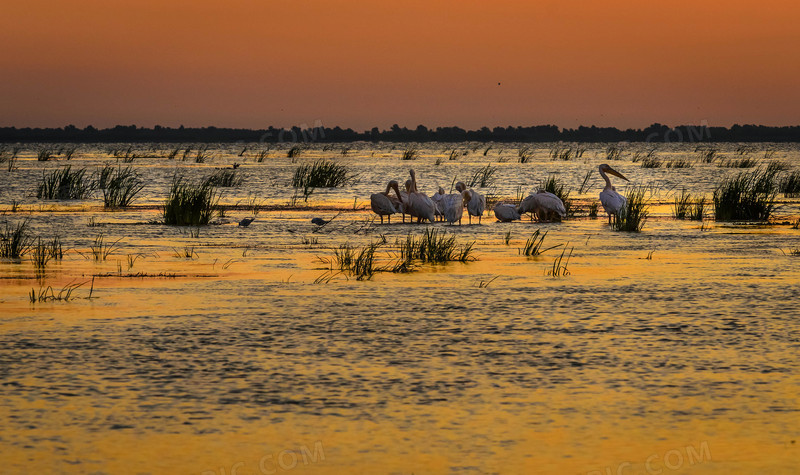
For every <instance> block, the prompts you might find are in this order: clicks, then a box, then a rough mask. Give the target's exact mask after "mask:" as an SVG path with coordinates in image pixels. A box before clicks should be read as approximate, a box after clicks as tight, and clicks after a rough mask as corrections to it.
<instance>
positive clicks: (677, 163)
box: [664, 157, 694, 168]
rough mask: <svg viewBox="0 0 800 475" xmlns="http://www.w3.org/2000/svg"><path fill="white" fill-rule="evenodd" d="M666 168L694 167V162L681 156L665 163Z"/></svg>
mask: <svg viewBox="0 0 800 475" xmlns="http://www.w3.org/2000/svg"><path fill="white" fill-rule="evenodd" d="M664 166H665V167H666V168H692V167H693V166H694V164H692V161H691V160H689V159H688V158H685V157H681V158H676V159H675V160H669V161H668V162H666V163H665V164H664Z"/></svg>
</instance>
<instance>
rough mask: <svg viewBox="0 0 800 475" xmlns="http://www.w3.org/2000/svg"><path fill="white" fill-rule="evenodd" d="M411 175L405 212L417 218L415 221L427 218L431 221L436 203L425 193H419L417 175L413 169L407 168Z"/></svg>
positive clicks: (433, 218) (433, 217) (433, 219)
mask: <svg viewBox="0 0 800 475" xmlns="http://www.w3.org/2000/svg"><path fill="white" fill-rule="evenodd" d="M409 174H410V175H411V187H410V191H409V192H408V203H407V204H406V212H407V213H408V214H410V215H411V216H414V217H416V218H417V222H421V221H422V220H423V219H427V220H428V221H430V222H431V223H433V222H434V221H435V219H436V218H435V212H436V205H435V204H434V202H433V200H431V199H430V198H428V195H426V194H425V193H420V191H419V189H418V188H417V176H416V174H415V173H414V170H409Z"/></svg>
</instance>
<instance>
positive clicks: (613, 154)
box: [606, 145, 622, 160]
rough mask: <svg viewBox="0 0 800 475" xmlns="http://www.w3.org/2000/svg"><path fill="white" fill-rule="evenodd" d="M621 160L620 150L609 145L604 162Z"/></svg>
mask: <svg viewBox="0 0 800 475" xmlns="http://www.w3.org/2000/svg"><path fill="white" fill-rule="evenodd" d="M620 158H622V148H621V147H618V146H616V145H610V146H608V147H607V148H606V160H619V159H620Z"/></svg>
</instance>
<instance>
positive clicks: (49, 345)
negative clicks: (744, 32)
mask: <svg viewBox="0 0 800 475" xmlns="http://www.w3.org/2000/svg"><path fill="white" fill-rule="evenodd" d="M129 146H130V147H132V150H133V151H134V152H138V153H139V154H140V155H149V156H151V157H152V158H135V159H134V160H133V162H132V163H131V164H130V165H131V166H133V167H134V168H135V169H136V170H137V171H138V172H139V173H140V174H141V175H142V176H143V177H144V178H145V179H146V183H147V184H146V186H145V188H144V190H143V192H142V194H141V195H140V196H139V197H138V199H137V200H136V201H135V203H134V204H135V206H133V207H131V208H130V209H127V210H124V211H106V210H103V208H102V202H100V201H99V200H98V199H96V198H95V199H91V200H87V201H79V202H48V201H41V200H37V199H36V198H35V195H34V193H33V190H35V187H36V184H37V183H38V180H39V179H40V177H41V175H42V171H43V170H50V169H54V168H57V167H60V166H63V165H64V164H65V161H64V160H63V159H62V160H59V161H55V162H52V161H51V162H38V161H37V160H36V150H37V148H38V147H26V148H25V149H23V151H22V152H20V158H19V161H18V163H17V169H16V170H15V171H13V172H11V173H7V172H6V171H5V170H3V171H2V172H0V185H1V186H2V187H1V188H0V190H1V191H0V207H2V209H3V210H5V215H4V217H3V218H4V219H7V220H8V221H9V222H10V223H16V222H18V221H19V220H22V219H26V218H27V219H28V220H29V221H28V222H29V225H30V226H31V232H32V233H33V234H34V235H42V236H47V237H49V236H52V235H54V234H56V233H57V234H59V235H60V236H61V238H62V239H63V240H64V246H65V249H66V248H69V250H68V251H67V252H66V254H65V257H64V259H63V261H61V262H50V263H49V265H48V266H47V269H46V273H45V275H44V277H40V278H37V277H36V276H35V272H34V268H33V265H32V264H31V262H30V261H29V260H28V259H27V257H26V258H23V259H22V260H20V261H13V260H9V259H5V260H3V261H2V262H0V279H2V280H0V282H1V283H0V285H2V296H0V310H1V312H0V313H2V317H0V388H1V391H2V392H0V420H2V421H3V430H2V432H0V447H2V451H0V466H2V467H3V469H2V471H3V472H4V473H48V472H49V473H64V472H74V473H197V474H200V473H216V474H222V473H225V474H226V475H229V474H231V473H237V474H239V475H242V474H249V473H283V472H291V473H331V474H333V473H398V474H400V473H403V474H408V473H417V474H420V473H592V472H595V473H597V472H599V473H602V474H605V473H625V474H629V473H659V472H658V470H662V472H661V473H797V471H798V469H799V467H798V463H800V462H799V461H800V449H798V444H797V443H796V441H797V440H798V436H800V434H798V427H800V417H799V416H798V414H799V413H798V411H799V410H800V401H798V394H800V362H798V358H797V354H798V350H800V348H799V347H800V343H799V342H800V332H799V331H798V330H800V320H798V314H797V309H796V307H797V299H798V296H799V294H800V285H798V284H800V266H798V263H800V257H796V256H791V255H786V254H784V252H786V251H788V250H789V249H793V248H798V247H800V231H799V230H797V229H793V228H792V227H791V226H789V225H784V224H780V223H783V222H793V221H795V220H797V218H798V216H799V215H800V201H798V200H797V199H785V198H783V197H781V198H780V201H781V203H780V207H779V208H778V210H777V213H776V214H777V217H776V219H775V220H774V221H775V222H776V223H777V224H772V225H768V226H763V225H751V224H724V223H714V222H713V220H707V221H705V222H704V223H702V224H701V223H700V222H692V221H682V220H675V219H672V218H671V216H670V209H669V203H671V201H672V199H673V197H674V195H675V193H676V192H679V190H680V189H681V188H682V187H685V188H686V189H687V191H689V192H691V193H695V194H697V193H701V194H704V195H706V196H707V197H710V194H711V192H712V190H713V187H714V186H715V184H716V183H717V182H718V181H719V179H720V178H721V177H722V176H725V175H727V174H730V173H735V172H736V171H738V170H731V169H728V168H720V167H717V166H716V165H715V164H713V163H712V164H704V163H701V162H700V161H699V160H698V153H697V152H695V145H694V144H667V145H664V144H662V145H660V146H659V147H658V148H657V151H656V154H657V156H659V157H660V158H662V159H670V158H680V157H685V158H688V159H690V160H692V161H693V162H694V166H693V167H692V168H688V169H665V168H658V169H643V168H640V167H639V164H638V163H632V162H631V157H632V156H633V154H634V153H635V152H636V151H647V150H649V149H648V148H645V147H644V145H638V146H635V145H623V146H622V148H623V154H622V157H621V158H620V159H618V160H614V161H609V163H610V164H611V165H612V166H614V167H615V168H616V169H618V170H620V171H621V172H622V173H624V174H625V175H626V176H627V177H628V178H630V179H631V181H632V182H633V183H638V184H650V185H652V187H651V192H652V195H651V197H650V202H651V203H652V208H651V211H652V215H651V218H650V219H649V220H648V222H647V224H646V225H645V228H644V231H643V232H642V233H640V234H626V233H616V232H613V231H611V230H610V229H609V228H608V226H607V225H606V222H605V220H604V219H602V218H601V219H591V218H588V217H586V216H585V214H586V213H585V207H586V205H587V204H588V203H589V202H591V201H592V200H595V199H596V197H597V194H598V192H599V191H600V189H601V187H602V186H601V183H602V181H601V180H600V178H599V176H598V175H597V174H596V173H593V174H592V175H591V179H590V186H589V187H588V189H587V190H586V191H585V192H584V193H583V194H580V195H579V194H578V193H577V189H578V188H579V187H580V185H581V182H582V181H583V177H584V175H585V174H586V172H588V171H591V170H596V168H597V165H598V164H600V163H604V162H606V161H608V160H607V159H606V145H602V146H601V145H594V146H589V147H587V150H586V151H585V152H584V153H583V156H582V157H580V158H577V159H575V158H574V159H572V160H569V161H563V160H553V159H552V158H551V157H550V156H549V151H550V149H551V148H552V146H551V145H541V146H535V147H534V148H533V149H532V150H531V151H532V153H533V158H532V159H531V160H530V162H528V163H525V164H520V163H517V162H516V161H517V156H518V155H517V150H518V149H519V148H520V146H521V145H519V144H494V145H493V146H492V149H490V150H489V151H488V152H487V153H486V154H485V155H484V150H485V149H486V147H487V146H486V145H481V146H477V144H433V145H430V144H427V145H420V146H418V148H419V150H420V156H419V158H418V159H417V160H415V161H403V160H400V155H401V152H402V150H403V149H404V148H405V147H406V146H405V145H393V144H378V145H374V144H356V145H355V146H348V147H351V149H350V150H349V151H348V153H347V155H346V156H343V155H342V153H341V150H342V147H341V146H337V147H335V148H333V149H332V150H331V149H330V147H324V146H323V145H319V144H317V145H309V146H307V147H306V148H305V149H304V150H303V152H302V153H301V154H300V156H299V157H297V158H296V159H294V160H293V159H289V158H287V157H286V149H287V148H288V146H283V147H279V149H277V150H276V147H275V146H272V150H271V151H270V156H269V157H268V158H266V159H265V161H264V162H263V163H258V162H256V161H255V159H254V153H255V152H256V151H258V150H260V149H262V148H265V147H263V146H262V147H259V146H258V145H256V144H250V145H248V149H249V151H248V152H245V154H244V155H243V156H239V152H240V151H241V149H242V148H243V146H229V145H220V146H212V147H210V148H209V150H208V153H209V154H210V155H211V156H212V157H213V159H212V160H210V161H209V162H207V163H203V164H195V163H192V162H191V161H190V160H187V161H182V160H170V159H167V158H165V157H164V155H166V154H167V152H168V150H167V147H164V146H149V145H141V144H131V145H129V144H118V145H111V146H108V145H97V146H80V147H79V148H78V150H77V151H76V153H75V156H74V158H72V160H70V162H69V164H71V165H72V166H73V167H88V168H89V169H95V168H96V167H98V166H101V165H102V164H105V163H116V162H115V159H114V158H113V157H111V156H110V155H109V149H110V148H116V149H119V150H125V149H127V148H128V147H129ZM572 146H573V147H575V148H578V147H580V146H579V145H574V144H573V145H572ZM651 147H655V145H653V146H651ZM715 147H717V148H718V149H719V152H718V154H719V155H720V157H721V158H718V160H720V159H724V158H725V157H729V158H737V157H739V156H741V155H742V151H741V148H740V147H739V146H738V145H736V144H733V145H730V144H724V145H723V144H718V145H715ZM453 148H456V149H458V150H459V152H458V153H457V154H455V158H456V159H455V160H449V157H450V156H451V151H452V150H453ZM195 149H196V148H195ZM768 149H770V150H775V152H774V155H772V156H771V157H770V159H772V160H780V161H783V162H785V163H787V164H788V165H789V166H790V167H791V168H792V169H797V168H798V167H800V151H798V150H797V149H796V148H795V147H794V146H782V145H773V144H757V145H755V146H752V148H751V149H749V150H747V151H746V153H747V154H749V156H753V157H762V156H763V155H764V153H765V151H766V150H768ZM464 152H467V153H466V155H464ZM178 157H179V158H180V155H179V156H178ZM188 158H191V155H190V156H189V157H188ZM317 158H330V159H333V160H336V161H338V162H341V163H344V164H346V165H347V166H348V167H349V168H350V169H351V170H352V171H354V172H356V173H358V174H359V177H358V181H357V183H355V184H352V185H349V186H346V187H343V188H339V189H334V190H316V191H315V192H314V193H313V194H312V195H311V196H310V198H309V200H308V202H307V203H305V202H303V198H302V196H301V197H300V198H299V200H298V201H297V202H296V203H295V206H287V203H288V202H290V201H291V200H292V196H293V195H294V193H295V191H294V190H293V189H292V188H290V187H289V186H288V182H289V181H290V179H291V175H292V173H293V171H294V169H295V167H297V166H298V164H300V163H306V162H310V161H313V160H314V159H317ZM437 159H440V164H438V165H437V164H436V161H437ZM233 163H239V164H241V166H240V167H239V168H238V169H237V172H238V173H240V174H241V176H242V177H243V180H244V181H243V184H242V186H241V187H237V188H230V189H224V190H223V194H222V197H221V203H222V204H223V205H226V206H227V207H228V210H227V211H226V216H224V217H216V218H215V220H214V221H215V223H214V224H212V225H210V226H206V227H202V228H201V229H200V231H199V235H197V234H195V232H196V231H194V230H193V229H189V228H185V227H174V226H165V225H162V224H159V223H158V221H159V220H160V219H161V215H160V210H159V208H158V207H159V206H160V205H162V204H163V201H164V198H165V194H166V192H167V189H168V186H169V183H170V181H171V179H172V176H173V174H174V172H175V170H176V169H178V170H179V171H180V173H182V174H184V175H186V176H190V177H200V176H203V175H205V174H208V173H210V172H212V171H213V170H214V169H215V168H217V167H219V168H224V167H230V166H231V165H232V164H233ZM489 163H491V164H492V166H494V167H496V168H497V172H496V174H495V183H494V186H492V187H490V188H488V189H486V190H484V191H487V192H491V193H492V194H494V195H497V196H498V197H500V199H502V200H505V201H512V200H513V199H515V196H516V195H517V193H518V191H517V190H518V187H520V189H521V190H522V192H524V193H525V194H527V192H529V191H530V190H531V189H532V188H533V187H534V186H536V185H537V184H538V182H539V181H540V180H542V179H544V178H546V177H547V176H548V174H550V173H557V174H558V177H559V178H560V179H562V180H564V181H565V182H566V183H567V184H568V186H570V187H571V188H572V190H573V191H572V196H574V197H575V198H576V202H577V206H578V207H579V212H578V215H577V216H576V217H575V218H572V219H569V220H566V221H565V222H563V223H547V224H539V223H532V222H530V221H528V220H523V221H521V222H515V223H509V224H503V223H497V222H495V221H494V219H493V217H492V216H491V215H490V214H488V213H487V214H486V215H484V216H483V220H482V224H481V225H477V224H473V225H466V224H464V225H462V226H445V225H442V224H436V225H435V226H436V227H438V228H443V229H446V230H447V231H448V232H452V233H454V234H455V235H456V236H457V237H458V239H459V241H460V242H462V243H463V242H467V241H472V240H474V241H476V244H475V250H476V257H477V258H478V260H477V261H475V262H469V263H450V264H447V265H435V266H434V265H425V266H419V267H418V268H417V269H416V271H415V272H411V273H407V274H391V273H379V274H377V275H376V276H375V277H374V278H373V279H372V280H369V281H356V280H355V279H352V278H350V279H348V278H346V276H344V275H341V274H338V275H333V276H331V275H330V274H327V277H326V278H325V279H324V280H323V281H322V282H317V283H315V280H317V279H318V278H319V277H320V276H323V275H325V274H326V270H325V268H326V264H325V263H324V262H322V261H320V260H319V259H318V258H319V257H329V256H331V254H332V249H334V248H336V247H337V246H339V245H341V244H344V243H346V242H349V243H351V244H357V245H362V244H366V243H369V242H371V241H375V240H378V239H382V238H381V237H380V236H381V235H382V236H384V237H385V239H386V241H387V244H386V245H385V248H386V249H387V251H385V252H384V251H382V254H381V255H389V254H388V252H389V249H391V248H392V247H393V243H394V242H395V239H396V238H404V237H405V236H406V235H407V234H408V233H415V234H416V233H420V232H421V231H422V230H423V229H424V228H425V226H419V225H416V224H407V223H406V224H402V223H398V221H399V220H398V219H397V218H395V219H393V220H392V224H391V225H383V226H380V225H377V224H375V223H371V224H370V223H368V221H367V220H369V219H371V218H372V214H371V213H370V211H369V210H368V208H369V195H370V193H373V192H375V191H379V190H381V189H382V188H383V186H384V183H385V182H386V181H387V180H388V179H397V180H399V181H401V182H402V181H404V180H405V179H406V177H407V174H408V169H409V168H411V167H413V168H414V169H415V170H416V171H417V174H418V177H419V180H420V187H421V188H422V189H423V191H427V192H428V193H429V194H430V193H432V192H433V191H434V190H435V187H436V186H437V185H441V186H443V187H445V188H446V189H447V188H449V187H450V184H451V183H452V181H453V178H454V177H458V178H459V179H464V178H467V177H468V176H470V175H471V174H472V172H473V171H475V170H476V169H477V168H479V167H481V166H484V165H486V164H489ZM617 186H618V189H619V190H620V191H622V190H623V189H624V188H625V187H624V186H623V185H622V184H617ZM354 201H355V203H354ZM253 204H255V205H257V210H258V213H257V214H256V220H255V221H254V222H253V223H252V224H251V225H250V226H249V227H246V228H242V227H238V226H237V225H236V223H238V221H239V219H241V218H243V217H246V216H251V215H252V214H253V210H252V205H253ZM12 207H16V210H15V211H14V212H12V211H11V208H12ZM365 207H366V209H365ZM354 208H355V209H354ZM337 213H341V214H339V215H338V216H337ZM334 216H336V219H334V220H333V221H332V222H331V223H330V224H328V225H327V226H325V227H324V228H322V229H319V228H317V226H315V225H313V224H311V223H310V219H311V218H312V217H323V218H327V219H329V218H331V217H334ZM539 228H541V229H542V230H543V231H544V230H547V231H548V235H547V238H546V243H548V244H550V245H555V244H563V243H569V247H571V248H573V254H572V257H571V259H570V260H569V264H568V269H569V272H570V273H569V275H567V276H565V277H562V278H552V277H550V276H547V275H546V271H547V270H548V269H550V268H551V267H552V264H553V259H554V258H555V257H557V256H558V255H559V254H560V249H561V248H558V250H556V249H553V250H551V251H548V252H546V253H545V254H543V255H542V256H538V257H536V258H526V257H524V256H521V255H520V253H519V248H520V247H522V245H523V244H524V241H525V239H527V238H528V237H529V236H530V235H531V233H532V232H533V231H534V230H535V229H539ZM507 231H510V232H511V238H510V242H509V244H508V245H506V244H505V242H504V234H505V233H506V232H507ZM101 232H102V233H103V234H104V236H105V237H106V239H107V240H111V242H113V241H116V240H117V239H120V240H119V242H118V244H117V246H118V249H117V250H116V251H114V252H113V253H112V254H111V255H110V256H109V258H108V259H107V260H105V261H100V262H96V261H94V260H91V259H88V258H87V257H88V252H89V251H88V249H89V246H90V245H91V243H92V242H93V241H94V239H95V237H96V235H97V234H98V233H101ZM186 250H189V251H190V252H191V254H192V258H185V257H181V256H180V255H179V254H181V253H185V252H186ZM651 251H652V253H651ZM128 255H132V256H136V255H139V257H136V258H135V262H134V263H133V266H132V267H130V268H129V265H128V259H127V257H128ZM648 257H649V258H648ZM142 274H145V275H144V276H143V275H142ZM328 277H330V279H328ZM92 278H93V281H92ZM492 279H494V280H492ZM70 282H86V283H85V284H84V285H83V286H82V287H79V288H78V289H77V290H76V291H75V296H76V297H77V298H76V299H74V300H70V301H69V302H63V301H56V302H37V303H35V304H31V303H30V301H29V298H28V293H29V292H30V291H31V289H34V290H39V289H40V288H42V287H46V286H52V287H53V288H54V289H55V292H56V293H58V291H59V290H60V289H61V288H62V287H63V286H64V285H66V284H68V283H70ZM487 282H488V285H485V284H486V283H487ZM482 284H484V285H482ZM90 287H91V288H92V290H91V293H92V297H93V298H91V299H87V298H86V297H88V295H89V289H90Z"/></svg>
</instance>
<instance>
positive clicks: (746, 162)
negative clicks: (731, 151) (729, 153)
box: [717, 157, 758, 168]
mask: <svg viewBox="0 0 800 475" xmlns="http://www.w3.org/2000/svg"><path fill="white" fill-rule="evenodd" d="M717 166H718V167H720V168H754V167H756V166H758V159H756V158H750V157H745V158H740V159H738V160H737V159H728V160H720V161H719V163H717Z"/></svg>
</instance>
